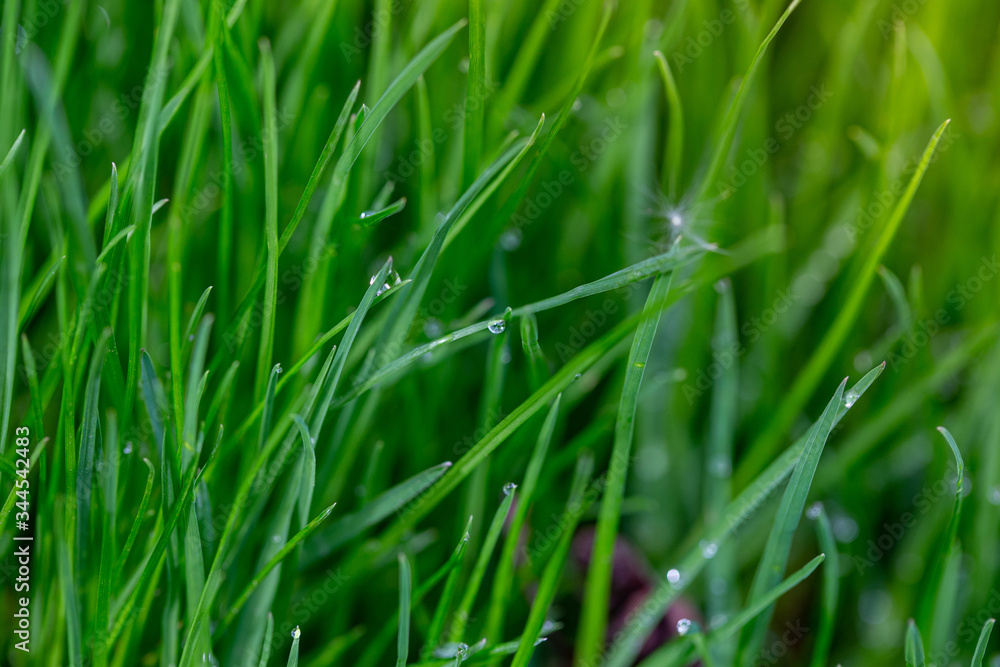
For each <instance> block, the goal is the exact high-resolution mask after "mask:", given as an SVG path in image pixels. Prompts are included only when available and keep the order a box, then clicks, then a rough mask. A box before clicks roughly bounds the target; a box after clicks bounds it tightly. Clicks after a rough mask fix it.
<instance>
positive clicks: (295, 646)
mask: <svg viewBox="0 0 1000 667" xmlns="http://www.w3.org/2000/svg"><path fill="white" fill-rule="evenodd" d="M301 637H302V631H301V630H299V626H295V629H294V630H292V648H291V650H289V652H288V667H299V638H301Z"/></svg>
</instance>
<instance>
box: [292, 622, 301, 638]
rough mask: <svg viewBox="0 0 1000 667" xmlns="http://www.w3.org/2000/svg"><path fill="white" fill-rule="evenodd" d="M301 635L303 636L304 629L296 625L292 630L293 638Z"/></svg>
mask: <svg viewBox="0 0 1000 667" xmlns="http://www.w3.org/2000/svg"><path fill="white" fill-rule="evenodd" d="M301 636H302V631H301V630H299V626H297V625H296V626H295V629H294V630H292V639H298V638H299V637H301Z"/></svg>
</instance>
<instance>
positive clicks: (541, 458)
mask: <svg viewBox="0 0 1000 667" xmlns="http://www.w3.org/2000/svg"><path fill="white" fill-rule="evenodd" d="M561 403H562V394H560V395H558V396H556V400H555V401H553V402H552V407H551V408H549V414H548V415H546V417H545V421H544V422H543V423H542V429H541V431H539V433H538V439H537V440H536V441H535V448H534V450H533V451H532V452H531V458H530V459H528V467H527V469H526V470H525V472H524V479H523V480H522V481H521V485H520V487H518V488H519V489H520V498H519V500H518V503H517V505H516V507H515V508H514V516H513V517H512V518H511V521H510V525H509V526H508V528H507V535H506V537H505V538H504V543H503V547H502V548H501V550H500V557H499V559H498V560H497V568H496V573H495V574H494V575H493V586H492V587H491V589H490V606H489V611H488V613H487V617H486V631H485V632H484V633H483V634H484V635H485V636H486V637H487V639H489V638H491V637H492V638H493V640H494V641H496V639H499V638H500V637H501V636H502V634H503V621H504V619H505V618H506V612H507V605H508V604H509V603H510V594H511V590H512V589H513V588H514V562H515V559H516V556H517V553H516V552H517V547H518V544H519V543H520V539H521V532H522V529H523V528H524V524H525V521H527V518H528V511H529V510H530V509H531V502H532V500H533V497H534V494H535V488H536V486H537V485H538V477H539V475H540V474H541V471H542V464H543V463H544V462H545V456H546V454H548V451H549V445H550V444H551V442H552V433H553V432H554V431H555V428H556V419H557V418H558V417H559V406H560V404H561Z"/></svg>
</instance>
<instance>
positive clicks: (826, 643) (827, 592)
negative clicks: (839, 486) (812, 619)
mask: <svg viewBox="0 0 1000 667" xmlns="http://www.w3.org/2000/svg"><path fill="white" fill-rule="evenodd" d="M809 516H810V517H811V518H815V520H816V533H817V535H818V537H819V546H820V549H822V550H823V553H825V554H826V557H827V558H828V559H829V562H827V564H826V565H824V566H823V593H822V604H821V606H820V616H819V629H818V630H817V631H816V643H815V644H813V654H812V665H813V667H821V666H822V665H826V664H827V662H828V660H829V654H830V647H831V646H832V645H833V630H834V627H835V626H836V622H837V601H838V599H839V597H840V570H839V566H840V554H839V553H838V551H837V540H836V538H835V537H834V534H833V526H832V525H831V524H830V517H829V516H827V513H826V509H825V508H824V507H823V504H822V503H816V504H815V505H813V506H812V508H810V510H809Z"/></svg>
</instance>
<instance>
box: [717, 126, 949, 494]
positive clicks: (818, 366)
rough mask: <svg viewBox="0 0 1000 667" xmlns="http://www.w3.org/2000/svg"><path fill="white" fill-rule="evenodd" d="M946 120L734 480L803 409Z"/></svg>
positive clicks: (757, 465) (765, 455) (763, 456)
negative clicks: (819, 338)
mask: <svg viewBox="0 0 1000 667" xmlns="http://www.w3.org/2000/svg"><path fill="white" fill-rule="evenodd" d="M949 122H950V121H947V120H946V121H945V122H943V123H942V124H941V125H940V126H939V127H938V129H937V131H936V132H934V136H932V137H931V140H930V142H929V143H928V144H927V147H926V148H925V149H924V152H923V155H922V156H921V158H920V162H919V163H918V164H917V166H916V168H915V169H914V171H913V175H912V176H911V177H910V180H909V183H908V184H907V186H906V189H905V190H904V191H903V194H902V195H901V196H900V198H899V201H898V202H897V204H896V206H895V208H893V210H892V213H891V214H890V216H889V218H888V219H887V220H886V222H885V225H884V226H883V227H882V228H881V229H880V230H879V235H878V238H877V241H876V243H875V246H874V247H873V248H872V252H871V254H869V255H868V257H867V258H865V262H864V265H863V266H862V267H861V269H860V271H859V273H858V275H857V277H856V278H855V279H854V280H853V281H852V283H851V286H850V291H849V293H848V295H847V298H846V299H845V301H844V305H843V306H842V307H841V308H840V309H839V310H838V312H837V316H836V319H834V321H833V324H832V325H830V327H829V328H828V329H827V330H826V334H825V335H824V336H823V339H822V341H820V344H819V347H817V348H816V351H815V352H814V353H813V354H812V356H811V357H810V358H809V361H808V362H807V363H806V365H805V367H804V368H803V369H802V371H801V372H800V373H799V374H798V376H797V377H796V379H795V382H794V383H793V384H792V386H791V388H790V389H789V390H788V392H787V393H786V394H785V399H784V400H783V401H782V402H781V404H780V405H779V407H778V409H777V411H776V412H775V413H774V416H773V417H772V418H771V421H770V424H769V426H768V427H767V428H766V429H765V431H764V432H763V433H761V435H760V436H758V437H757V438H756V439H755V440H754V441H753V442H752V443H751V445H750V447H749V449H748V450H747V453H746V455H745V456H744V458H743V461H742V463H741V464H740V469H739V471H738V473H737V483H739V481H741V480H745V479H746V478H747V477H749V476H750V475H753V474H754V473H755V472H756V471H757V470H760V469H761V468H762V467H763V465H764V464H765V462H766V461H767V460H768V459H769V458H770V457H772V456H773V455H774V450H775V448H776V447H777V445H778V443H779V442H780V439H781V435H782V434H783V433H785V432H786V431H787V430H788V427H789V426H790V425H791V423H792V421H793V420H794V419H795V417H796V415H797V414H798V413H799V411H800V410H801V409H802V406H803V405H805V403H806V401H808V400H809V397H810V395H811V394H812V393H813V391H814V390H815V388H816V387H817V386H818V384H819V382H820V380H821V379H822V377H823V374H824V373H825V372H826V370H827V369H828V368H829V367H830V364H831V363H832V362H833V359H834V356H835V355H836V354H837V351H838V350H839V349H840V347H841V344H842V343H843V342H844V340H845V339H846V338H847V335H848V334H849V333H850V331H851V328H852V327H853V326H854V322H855V320H856V319H857V317H858V314H859V313H860V312H861V306H862V305H863V303H864V299H865V295H866V293H867V292H868V287H869V286H870V285H871V283H872V280H873V279H874V277H875V271H876V269H877V268H878V266H879V264H880V263H881V261H882V257H883V256H884V255H885V252H886V250H887V249H888V248H889V244H890V243H891V242H892V239H893V237H894V236H895V235H896V231H897V230H898V229H899V225H900V223H901V222H902V221H903V217H904V216H905V215H906V211H907V210H908V209H909V207H910V203H911V202H912V201H913V197H914V195H915V194H916V191H917V187H918V186H919V185H920V181H921V180H922V179H923V176H924V173H926V171H927V168H928V167H929V166H930V163H931V158H932V157H933V156H934V150H935V149H936V148H937V145H938V142H940V141H941V136H942V135H943V134H944V131H945V129H946V128H947V127H948V123H949Z"/></svg>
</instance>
